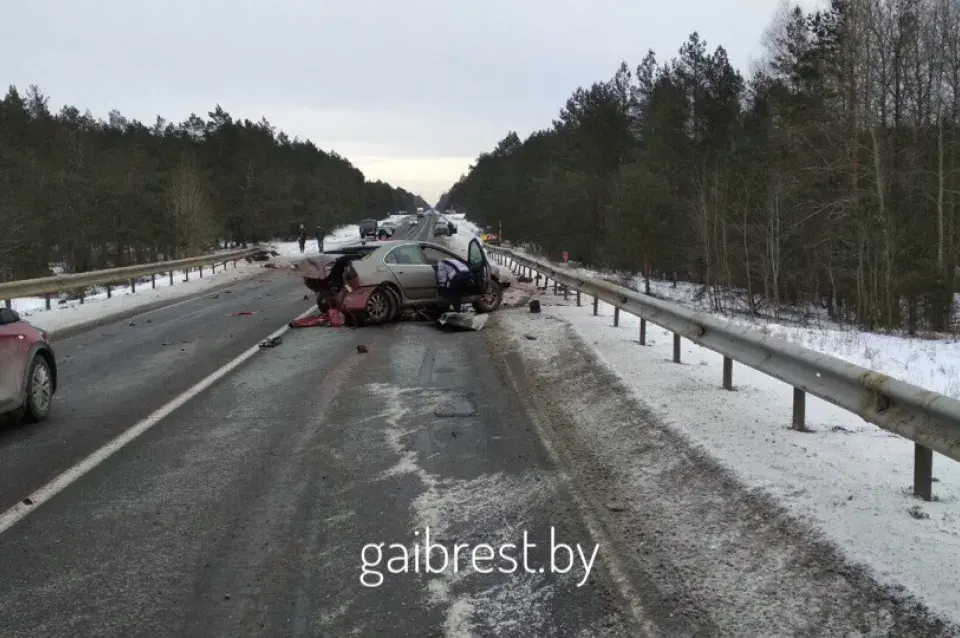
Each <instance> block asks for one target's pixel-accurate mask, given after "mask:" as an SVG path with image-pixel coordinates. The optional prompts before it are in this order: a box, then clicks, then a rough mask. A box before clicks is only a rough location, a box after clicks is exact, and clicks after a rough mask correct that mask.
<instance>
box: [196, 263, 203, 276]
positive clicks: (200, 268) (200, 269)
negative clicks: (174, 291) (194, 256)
mask: <svg viewBox="0 0 960 638" xmlns="http://www.w3.org/2000/svg"><path fill="white" fill-rule="evenodd" d="M197 269H198V270H199V271H200V279H203V266H199V267H198V268H197Z"/></svg>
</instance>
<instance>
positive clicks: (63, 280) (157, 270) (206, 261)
mask: <svg viewBox="0 0 960 638" xmlns="http://www.w3.org/2000/svg"><path fill="white" fill-rule="evenodd" d="M258 250H262V249H260V248H247V249H243V250H234V251H231V252H225V253H214V254H210V255H201V256H200V257H188V258H187V259H177V260H172V261H158V262H154V263H150V264H138V265H136V266H124V267H122V268H108V269H106V270H91V271H89V272H82V273H76V274H70V275H55V276H53V277H40V278H38V279H22V280H20V281H6V282H0V299H3V300H4V301H5V304H6V306H7V307H8V308H9V307H10V305H11V303H10V301H11V300H12V299H22V298H24V297H41V296H43V297H46V299H47V309H49V308H50V295H51V294H57V293H62V292H69V291H71V290H83V289H84V288H86V287H88V286H106V287H107V296H108V297H110V296H111V293H112V289H113V288H114V287H116V286H118V285H121V283H122V285H129V286H130V289H131V290H132V291H136V285H137V280H138V279H140V278H142V277H151V285H152V286H153V287H156V275H159V274H163V273H169V275H170V284H171V285H173V274H174V273H175V272H178V271H181V270H182V271H183V272H184V276H185V277H186V279H187V280H189V279H190V270H192V269H193V268H197V269H199V270H200V277H203V268H204V266H210V267H211V269H212V270H213V272H216V269H217V264H223V266H224V268H226V265H227V263H228V262H231V261H232V262H233V264H234V266H236V265H237V261H238V260H240V259H244V258H245V257H248V256H250V255H252V254H253V253H255V252H257V251H258ZM80 303H83V296H82V294H81V297H80Z"/></svg>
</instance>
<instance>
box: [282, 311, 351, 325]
mask: <svg viewBox="0 0 960 638" xmlns="http://www.w3.org/2000/svg"><path fill="white" fill-rule="evenodd" d="M345 324H346V317H345V316H344V314H343V313H342V312H340V311H339V310H337V309H336V308H330V309H329V310H327V311H326V312H324V313H320V314H317V315H310V316H308V317H301V318H300V319H294V320H293V321H291V322H290V323H289V324H288V325H289V326H290V327H291V328H315V327H317V326H330V327H331V328H340V327H342V326H344V325H345Z"/></svg>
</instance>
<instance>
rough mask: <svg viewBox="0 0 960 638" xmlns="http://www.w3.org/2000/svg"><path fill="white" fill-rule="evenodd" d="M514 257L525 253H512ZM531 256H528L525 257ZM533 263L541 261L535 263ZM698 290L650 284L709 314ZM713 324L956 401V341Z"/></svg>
mask: <svg viewBox="0 0 960 638" xmlns="http://www.w3.org/2000/svg"><path fill="white" fill-rule="evenodd" d="M512 250H514V251H516V252H518V253H525V251H523V250H521V249H517V248H513V249H512ZM531 256H532V255H531ZM535 258H537V259H542V258H539V257H535ZM570 270H571V272H573V273H576V274H579V275H581V276H584V277H592V278H597V279H606V280H608V281H613V282H614V283H618V284H620V285H622V281H623V277H620V276H617V275H614V274H610V273H600V272H599V271H596V270H591V269H587V268H579V267H571V268H570ZM631 287H632V288H634V289H635V290H643V282H642V280H639V279H638V280H635V281H633V282H632V286H631ZM699 288H700V287H699V286H697V285H696V284H693V283H689V282H678V283H677V286H676V287H673V284H672V283H671V282H668V281H657V280H651V281H650V289H651V292H652V293H653V295H654V296H656V297H658V298H659V299H662V300H664V301H668V302H671V303H677V304H680V305H682V306H685V307H687V308H690V309H692V310H696V311H700V312H709V307H708V303H707V302H706V301H704V300H701V299H699V295H698V292H699ZM709 314H711V315H712V316H714V317H716V318H717V319H721V320H724V321H728V322H730V323H732V324H735V325H740V326H748V327H754V328H757V329H758V330H762V331H763V332H765V333H767V334H769V335H771V336H774V337H777V338H779V339H783V340H784V341H789V342H791V343H793V344H795V345H798V346H802V347H804V348H809V349H811V350H815V351H816V352H821V353H823V354H828V355H831V356H834V357H837V358H838V359H842V360H844V361H847V362H849V363H853V364H856V365H858V366H863V367H864V368H869V369H871V370H876V371H877V372H882V373H883V374H886V375H888V376H891V377H894V378H896V379H900V380H901V381H906V382H907V383H911V384H913V385H916V386H919V387H921V388H925V389H927V390H932V391H933V392H938V393H940V394H944V395H946V396H949V397H952V398H954V399H960V340H958V339H956V338H953V337H946V336H941V337H938V338H933V339H921V338H916V337H914V338H910V337H906V336H900V335H897V334H884V333H876V332H866V331H862V330H857V329H855V328H850V327H841V326H838V325H836V324H834V323H831V322H828V321H822V322H821V321H820V320H818V319H816V320H814V322H812V323H811V324H807V325H802V324H792V323H787V320H786V319H784V320H783V321H781V322H774V321H772V320H769V319H762V318H755V317H750V316H747V315H732V316H731V315H726V314H721V313H715V312H709Z"/></svg>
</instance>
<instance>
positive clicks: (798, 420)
mask: <svg viewBox="0 0 960 638" xmlns="http://www.w3.org/2000/svg"><path fill="white" fill-rule="evenodd" d="M793 429H794V430H797V431H799V432H806V431H807V393H806V392H804V391H803V390H801V389H800V388H794V389H793Z"/></svg>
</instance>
